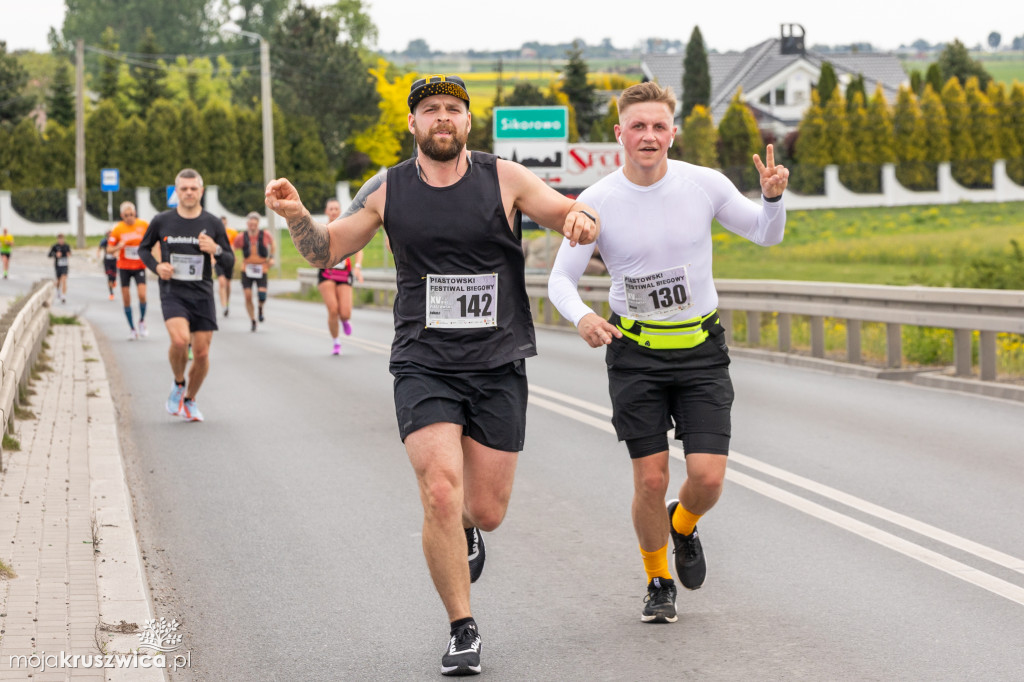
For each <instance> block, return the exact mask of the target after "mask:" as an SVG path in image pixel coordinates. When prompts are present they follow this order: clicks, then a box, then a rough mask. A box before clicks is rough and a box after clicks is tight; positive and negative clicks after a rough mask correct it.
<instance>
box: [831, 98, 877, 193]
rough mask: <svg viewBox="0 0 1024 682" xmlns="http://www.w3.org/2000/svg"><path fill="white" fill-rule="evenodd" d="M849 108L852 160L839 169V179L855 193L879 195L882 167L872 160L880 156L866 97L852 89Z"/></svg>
mask: <svg viewBox="0 0 1024 682" xmlns="http://www.w3.org/2000/svg"><path fill="white" fill-rule="evenodd" d="M831 104H832V103H831V102H829V105H831ZM847 109H848V111H847V121H848V128H849V135H848V139H849V141H850V156H851V161H850V162H849V163H848V164H847V165H845V166H840V168H839V180H840V181H841V182H842V183H843V185H844V186H846V187H847V188H848V189H850V190H852V191H854V192H865V193H877V192H879V191H880V190H881V186H882V183H881V167H880V166H878V165H877V164H875V163H874V161H873V160H874V159H875V157H877V156H878V154H877V151H876V149H875V139H874V137H873V136H872V135H871V131H870V130H869V129H868V110H867V108H866V107H865V106H864V95H862V94H861V93H860V91H859V90H856V89H854V90H853V101H852V102H851V103H850V104H849V105H848V107H847Z"/></svg>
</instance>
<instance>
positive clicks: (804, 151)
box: [790, 90, 830, 194]
mask: <svg viewBox="0 0 1024 682" xmlns="http://www.w3.org/2000/svg"><path fill="white" fill-rule="evenodd" d="M797 132H798V136H797V139H796V145H795V147H796V162H797V163H796V166H795V167H794V168H793V169H792V175H791V176H790V184H791V185H793V189H794V190H796V191H797V192H801V193H803V194H821V193H822V192H824V191H825V166H827V165H828V164H829V162H830V158H829V142H828V138H827V137H826V130H825V115H824V112H823V111H822V108H821V100H820V97H819V95H818V91H817V90H812V91H811V106H809V107H807V110H806V111H804V116H803V118H802V119H801V120H800V125H799V127H798V128H797Z"/></svg>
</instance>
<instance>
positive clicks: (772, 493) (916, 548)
mask: <svg viewBox="0 0 1024 682" xmlns="http://www.w3.org/2000/svg"><path fill="white" fill-rule="evenodd" d="M530 391H531V392H533V393H541V394H544V395H547V396H550V397H559V398H561V399H564V401H565V402H566V403H568V404H571V405H573V406H575V407H584V408H586V409H590V410H591V411H593V412H595V413H598V414H607V413H609V412H610V411H609V410H608V409H607V408H604V407H602V406H600V405H594V404H592V403H587V402H586V401H582V400H579V399H577V398H573V397H571V396H564V395H563V394H561V393H558V392H557V391H552V390H550V389H545V388H543V387H538V386H536V385H531V386H530ZM530 402H531V403H533V404H535V405H536V406H537V407H542V408H544V409H547V410H550V411H552V412H555V413H557V414H561V415H563V416H565V417H569V418H570V419H575V420H576V421H579V422H581V423H583V424H586V425H588V426H592V427H594V428H596V429H598V430H601V431H605V432H606V433H611V434H613V435H614V434H615V429H614V427H613V426H612V425H611V423H609V422H608V421H607V420H606V419H598V418H597V417H593V416H591V415H588V414H580V413H579V412H577V411H575V410H573V409H571V408H569V407H566V406H565V405H562V404H559V403H556V402H552V401H550V400H546V399H544V398H538V397H536V396H531V397H530ZM669 454H670V455H671V456H672V457H674V458H676V459H678V460H682V461H685V457H684V454H683V451H682V450H681V449H680V448H677V447H674V446H670V448H669ZM733 455H739V456H740V458H741V459H743V460H744V462H743V463H744V464H747V465H748V466H750V465H749V464H748V462H754V461H756V460H753V458H751V457H747V456H745V455H742V454H741V453H737V452H734V451H731V450H730V453H729V456H730V457H732V456H733ZM737 461H738V460H737ZM757 464H759V465H761V463H757ZM761 466H762V467H768V465H761ZM751 468H755V467H751ZM771 469H773V470H774V471H775V472H777V473H781V474H787V472H784V471H783V470H781V469H777V468H775V467H771ZM765 473H768V472H767V471H766V472H765ZM769 475H774V474H769ZM776 477H777V478H783V480H787V481H789V482H791V483H794V485H800V486H801V487H806V486H803V485H801V484H800V483H799V482H796V481H800V480H802V481H804V482H806V483H809V484H813V487H812V488H808V489H809V490H814V488H820V489H821V490H822V491H824V492H822V493H819V494H823V495H824V496H825V497H830V498H831V495H828V494H826V493H828V491H832V490H833V489H831V488H828V486H819V485H818V484H815V483H814V482H813V481H809V480H808V479H802V477H799V476H795V475H793V474H787V475H786V476H785V477H783V476H776ZM791 477H792V479H793V480H790V478H791ZM726 480H727V481H731V482H733V483H736V484H737V485H741V486H743V487H745V488H747V489H749V490H752V491H754V492H757V493H760V494H762V495H764V496H765V497H768V498H770V499H773V500H775V501H776V502H780V503H782V504H785V505H787V506H790V507H793V508H794V509H797V510H798V511H802V512H804V513H805V514H808V515H810V516H813V517H815V518H818V519H821V520H822V521H826V522H828V523H831V524H833V525H835V526H838V527H839V528H843V529H844V530H848V531H850V532H851V533H855V534H857V535H860V536H861V537H863V538H865V539H867V540H871V541H872V542H875V543H877V544H880V545H882V546H883V547H887V548H888V549H891V550H893V551H895V552H898V553H900V554H903V555H904V556H907V557H910V558H912V559H916V560H917V561H920V562H922V563H924V564H926V565H928V566H931V567H932V568H935V569H938V570H940V571H943V572H944V573H948V574H949V575H952V576H954V577H956V578H959V579H961V580H963V581H965V582H968V583H971V584H972V585H975V586H977V587H980V588H982V589H984V590H988V591H989V592H992V593H993V594H997V595H999V596H1001V597H1004V598H1006V599H1009V600H1010V601H1012V602H1015V603H1017V604H1020V605H1021V606H1024V588H1022V587H1019V586H1017V585H1014V584H1013V583H1010V582H1007V581H1005V580H1002V579H1000V578H997V577H995V576H993V575H990V574H988V573H985V572H984V571H981V570H978V569H976V568H973V567H971V566H968V565H967V564H964V563H961V562H959V561H956V560H954V559H951V558H949V557H947V556H944V555H942V554H939V553H938V552H935V551H932V550H930V549H927V548H926V547H922V546H920V545H917V544H915V543H913V542H910V541H908V540H904V539H903V538H900V537H898V536H896V535H893V534H892V533H888V532H886V531H884V530H881V529H880V528H875V527H874V526H871V525H869V524H867V523H864V522H862V521H858V520H857V519H854V518H852V517H850V516H847V515H845V514H841V513H840V512H837V511H834V510H832V509H829V508H828V507H825V506H823V505H820V504H818V503H816V502H812V501H810V500H807V499H804V498H802V497H800V496H799V495H795V494H794V493H791V492H789V491H787V490H783V489H782V488H779V487H777V486H774V485H772V484H770V483H767V482H764V481H761V480H760V479H757V478H754V477H752V476H749V475H747V474H744V473H743V472H740V471H736V470H735V469H733V470H731V471H730V472H729V474H728V475H727V476H726ZM814 491H815V492H817V490H814ZM834 492H835V493H839V491H837V490H836V491H834ZM839 497H841V498H842V499H836V501H838V502H840V503H842V504H847V505H848V506H853V507H854V508H856V509H860V510H861V511H865V510H867V509H872V510H874V512H878V513H872V512H866V513H872V515H874V516H878V517H879V518H882V519H885V520H887V521H891V520H892V519H891V518H890V516H893V517H898V518H899V519H901V520H904V521H906V522H909V525H906V526H904V527H906V528H907V529H908V530H912V531H914V532H920V531H919V530H917V528H921V529H924V530H928V529H932V530H933V531H936V532H937V533H936V534H937V535H938V536H939V537H935V538H934V539H939V540H940V541H945V540H942V539H941V538H946V539H955V541H956V542H957V543H958V544H956V545H953V546H955V547H958V548H959V549H963V550H964V551H966V552H968V553H971V554H975V555H976V556H978V557H980V558H983V559H987V560H989V561H992V560H993V559H992V557H993V556H1002V557H1005V559H1006V562H1005V563H1004V562H1003V561H996V562H995V563H999V564H1000V565H1003V566H1007V565H1008V564H1009V566H1008V567H1010V568H1014V570H1020V569H1019V568H1017V567H1019V566H1021V565H1022V563H1024V562H1021V560H1019V559H1015V558H1014V557H1011V556H1009V555H1005V554H1002V553H1001V552H997V551H996V550H994V549H991V548H988V547H984V546H983V545H977V543H973V542H971V541H969V540H966V539H965V538H960V537H958V536H955V535H953V534H951V533H946V532H945V531H941V530H940V529H938V528H934V527H932V526H928V525H927V524H923V523H920V522H918V521H915V520H914V519H910V518H909V517H906V516H902V515H899V514H895V513H893V512H888V511H887V510H885V509H884V508H883V507H879V506H877V505H872V504H871V503H869V502H866V501H864V500H860V499H859V498H855V497H854V496H852V495H846V494H845V493H840V495H839ZM833 499H834V498H833ZM849 502H856V504H855V505H850V504H849ZM898 525H904V524H903V523H899V524H898ZM922 534H924V533H922ZM928 537H932V535H928ZM947 544H948V543H947ZM968 547H978V548H981V549H982V550H984V552H983V553H976V552H973V551H971V549H968Z"/></svg>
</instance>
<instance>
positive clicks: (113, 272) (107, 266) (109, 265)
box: [103, 258, 117, 282]
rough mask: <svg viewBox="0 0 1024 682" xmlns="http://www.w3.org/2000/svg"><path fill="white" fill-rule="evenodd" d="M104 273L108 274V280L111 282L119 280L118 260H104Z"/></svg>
mask: <svg viewBox="0 0 1024 682" xmlns="http://www.w3.org/2000/svg"><path fill="white" fill-rule="evenodd" d="M103 272H105V273H107V279H108V280H109V281H111V282H113V281H114V280H116V279H117V259H116V258H104V259H103Z"/></svg>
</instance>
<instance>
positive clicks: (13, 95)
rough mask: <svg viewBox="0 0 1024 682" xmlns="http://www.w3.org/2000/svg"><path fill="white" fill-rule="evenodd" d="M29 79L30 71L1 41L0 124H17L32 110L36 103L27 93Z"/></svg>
mask: <svg viewBox="0 0 1024 682" xmlns="http://www.w3.org/2000/svg"><path fill="white" fill-rule="evenodd" d="M28 79H29V75H28V71H26V70H25V67H24V66H22V65H21V62H20V61H19V60H18V58H17V57H16V56H14V55H12V54H8V53H7V43H6V42H5V41H3V40H0V123H7V122H10V123H11V124H16V123H17V122H18V121H20V120H21V118H22V117H23V116H24V115H25V114H27V113H28V112H30V111H31V110H32V107H33V106H34V102H33V101H32V98H31V97H29V96H27V95H26V93H25V86H26V85H28Z"/></svg>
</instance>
